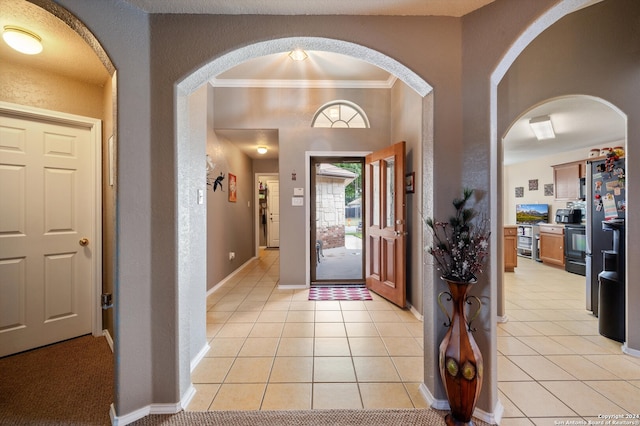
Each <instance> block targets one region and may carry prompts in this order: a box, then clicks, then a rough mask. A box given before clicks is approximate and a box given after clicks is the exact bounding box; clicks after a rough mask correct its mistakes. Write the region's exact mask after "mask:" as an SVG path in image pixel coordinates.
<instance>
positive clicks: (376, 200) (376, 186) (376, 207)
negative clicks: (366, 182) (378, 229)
mask: <svg viewBox="0 0 640 426" xmlns="http://www.w3.org/2000/svg"><path fill="white" fill-rule="evenodd" d="M371 169H372V171H371V180H372V182H371V194H369V195H370V197H371V207H372V208H371V210H372V211H371V224H372V225H373V226H380V165H379V164H378V163H374V164H372V165H371Z"/></svg>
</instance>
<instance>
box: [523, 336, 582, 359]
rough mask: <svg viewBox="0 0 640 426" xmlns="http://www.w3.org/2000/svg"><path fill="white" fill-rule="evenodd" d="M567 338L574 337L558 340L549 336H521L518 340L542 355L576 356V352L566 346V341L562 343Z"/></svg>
mask: <svg viewBox="0 0 640 426" xmlns="http://www.w3.org/2000/svg"><path fill="white" fill-rule="evenodd" d="M554 337H556V336H554ZM566 337H573V336H563V337H562V338H557V337H556V339H557V340H556V339H554V338H552V337H547V336H520V337H518V339H519V340H520V341H521V342H522V343H524V344H525V345H527V346H529V347H530V348H531V349H533V350H534V351H536V352H538V353H539V354H541V355H566V354H574V353H575V352H574V351H573V350H571V349H570V348H569V347H567V345H566V344H564V341H562V339H563V338H566ZM561 341H562V343H561Z"/></svg>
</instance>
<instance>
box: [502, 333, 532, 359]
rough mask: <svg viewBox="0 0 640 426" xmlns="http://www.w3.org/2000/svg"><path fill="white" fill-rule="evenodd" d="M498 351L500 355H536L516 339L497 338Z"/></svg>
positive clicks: (507, 337)
mask: <svg viewBox="0 0 640 426" xmlns="http://www.w3.org/2000/svg"><path fill="white" fill-rule="evenodd" d="M498 351H499V352H500V353H501V354H502V355H508V356H509V355H538V353H537V352H536V351H534V350H533V349H531V348H530V347H529V346H527V345H525V344H524V343H522V341H521V340H520V339H518V338H517V337H510V336H499V337H498Z"/></svg>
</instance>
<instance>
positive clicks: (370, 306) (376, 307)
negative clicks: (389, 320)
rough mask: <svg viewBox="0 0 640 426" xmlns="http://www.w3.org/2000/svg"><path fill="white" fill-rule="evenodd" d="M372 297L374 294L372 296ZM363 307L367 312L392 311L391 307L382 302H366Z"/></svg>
mask: <svg viewBox="0 0 640 426" xmlns="http://www.w3.org/2000/svg"><path fill="white" fill-rule="evenodd" d="M372 296H374V294H372ZM365 306H366V307H367V310H369V311H392V310H394V308H393V305H392V304H390V303H389V302H387V301H384V300H373V301H370V302H366V303H365Z"/></svg>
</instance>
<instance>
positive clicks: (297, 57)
mask: <svg viewBox="0 0 640 426" xmlns="http://www.w3.org/2000/svg"><path fill="white" fill-rule="evenodd" d="M289 57H290V58H291V59H293V60H294V61H304V60H305V59H307V58H308V57H309V55H307V52H305V51H304V50H302V49H293V50H292V51H291V52H289Z"/></svg>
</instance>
